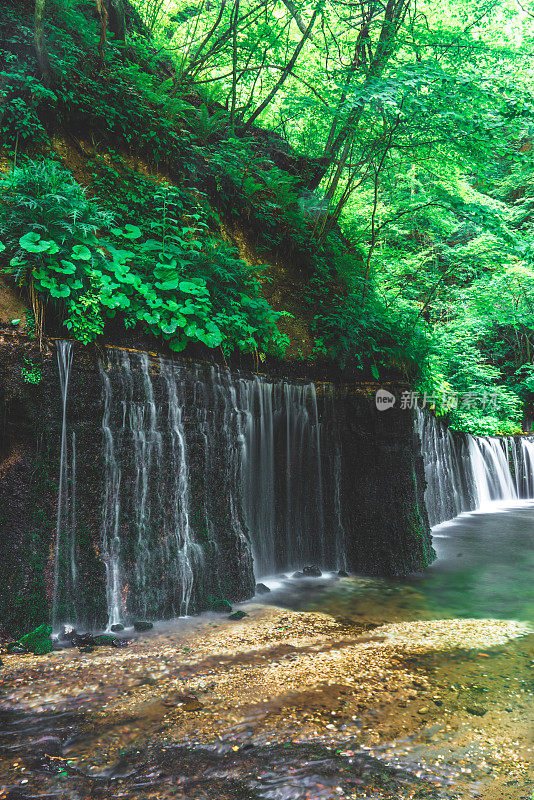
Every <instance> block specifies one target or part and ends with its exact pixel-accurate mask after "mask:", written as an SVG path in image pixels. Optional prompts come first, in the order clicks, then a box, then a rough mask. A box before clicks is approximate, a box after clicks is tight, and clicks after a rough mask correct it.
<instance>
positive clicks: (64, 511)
mask: <svg viewBox="0 0 534 800" xmlns="http://www.w3.org/2000/svg"><path fill="white" fill-rule="evenodd" d="M56 347H57V363H58V372H59V390H60V399H61V438H60V450H59V479H58V500H57V517H56V539H55V555H54V590H53V599H52V627H53V629H54V630H57V629H58V627H59V625H60V623H61V622H66V621H69V620H72V619H76V598H77V595H78V587H77V582H78V581H77V558H76V438H75V434H74V432H72V433H71V435H70V437H69V433H68V430H67V399H68V391H69V380H70V373H71V367H72V343H71V342H65V341H58V342H57V346H56Z"/></svg>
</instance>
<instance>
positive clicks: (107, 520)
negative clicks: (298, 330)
mask: <svg viewBox="0 0 534 800" xmlns="http://www.w3.org/2000/svg"><path fill="white" fill-rule="evenodd" d="M0 367H1V369H0V376H1V377H0V381H1V383H0V404H1V410H2V427H1V432H0V459H1V461H0V475H1V481H0V541H1V545H2V550H1V551H2V559H3V564H4V570H3V572H4V575H5V576H6V577H5V578H4V585H3V589H2V592H1V593H0V622H1V625H2V628H3V629H4V630H9V631H10V632H18V631H25V630H27V629H29V628H30V627H32V626H34V625H36V624H38V623H40V622H42V621H45V620H46V619H48V618H50V617H51V616H52V615H54V616H55V620H56V622H66V621H79V622H81V623H83V624H85V625H88V626H93V627H101V626H104V625H106V624H108V623H109V622H110V620H111V621H118V620H122V621H128V620H131V619H132V618H134V617H139V616H143V617H149V618H160V617H168V616H172V615H176V614H180V613H194V612H197V611H201V610H203V609H206V608H210V607H214V606H215V605H217V603H219V602H220V601H221V600H223V599H224V600H228V601H230V602H232V601H238V600H243V599H245V598H247V597H250V596H252V594H253V591H254V580H255V577H256V578H257V577H259V576H261V575H262V574H266V573H267V572H276V571H281V570H284V569H294V568H298V567H302V566H304V565H305V564H307V563H311V562H316V563H319V564H320V566H323V567H326V568H340V567H347V568H348V569H349V570H352V571H355V572H358V573H363V574H374V575H378V574H385V575H398V574H403V573H406V572H410V571H413V570H418V569H422V568H423V567H424V566H426V565H427V564H428V563H429V561H430V560H431V559H432V557H433V551H432V547H431V539H430V533H429V527H428V520H427V516H426V511H425V509H424V505H423V503H422V498H421V496H420V492H421V487H422V486H424V475H423V465H422V459H421V456H420V452H419V450H418V445H417V442H416V441H415V439H414V434H413V419H412V416H411V413H410V412H408V411H400V410H393V409H391V410H389V411H387V412H379V411H377V410H376V408H375V404H374V398H373V397H372V395H370V394H369V393H366V392H364V391H355V389H354V387H350V386H334V385H332V384H325V383H317V384H314V383H313V382H310V381H308V380H307V381H298V380H292V381H291V382H288V381H285V380H282V379H270V378H268V377H266V376H261V377H260V376H254V375H246V374H240V373H232V372H230V371H228V370H226V369H223V368H220V367H217V366H215V365H209V364H201V363H194V362H188V361H174V362H170V361H168V360H165V359H161V358H160V357H159V356H157V355H156V354H146V353H135V352H131V351H126V350H118V349H108V348H105V349H104V350H102V351H97V350H96V349H89V348H82V347H79V346H77V345H75V346H74V349H73V359H72V367H71V370H70V376H69V385H68V391H67V404H66V428H65V432H64V433H63V465H62V470H61V468H60V467H61V465H60V460H61V459H60V456H61V443H62V424H61V423H62V402H61V392H60V381H59V372H58V360H57V352H56V343H55V342H53V341H49V342H48V343H45V347H44V350H43V351H40V350H39V348H38V346H37V344H36V343H35V340H32V339H27V338H25V337H22V336H18V335H16V334H13V335H9V334H8V333H4V334H3V335H2V336H1V337H0ZM60 472H61V474H62V476H63V477H62V479H61V486H60ZM418 487H419V488H418ZM60 495H61V502H60V504H59V522H58V498H59V497H60ZM254 572H255V573H256V576H255V575H254Z"/></svg>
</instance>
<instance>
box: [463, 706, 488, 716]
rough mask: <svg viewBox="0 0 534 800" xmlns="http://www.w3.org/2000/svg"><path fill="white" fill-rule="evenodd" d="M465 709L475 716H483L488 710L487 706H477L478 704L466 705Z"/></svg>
mask: <svg viewBox="0 0 534 800" xmlns="http://www.w3.org/2000/svg"><path fill="white" fill-rule="evenodd" d="M465 710H466V711H467V713H468V714H472V715H473V716H475V717H483V716H484V714H486V713H487V711H488V709H487V708H484V707H483V706H476V705H472V706H466V707H465Z"/></svg>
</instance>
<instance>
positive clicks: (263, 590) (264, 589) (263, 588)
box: [256, 583, 271, 594]
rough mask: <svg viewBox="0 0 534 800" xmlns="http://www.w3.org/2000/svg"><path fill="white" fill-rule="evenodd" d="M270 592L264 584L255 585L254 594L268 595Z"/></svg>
mask: <svg viewBox="0 0 534 800" xmlns="http://www.w3.org/2000/svg"><path fill="white" fill-rule="evenodd" d="M270 591H271V590H270V589H269V587H268V586H266V585H265V584H264V583H257V584H256V594H268V593H269V592H270Z"/></svg>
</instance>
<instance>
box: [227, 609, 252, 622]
mask: <svg viewBox="0 0 534 800" xmlns="http://www.w3.org/2000/svg"><path fill="white" fill-rule="evenodd" d="M245 617H248V614H247V612H246V611H241V609H239V610H238V611H234V613H233V614H230V616H229V617H228V619H233V620H239V619H244V618H245Z"/></svg>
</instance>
